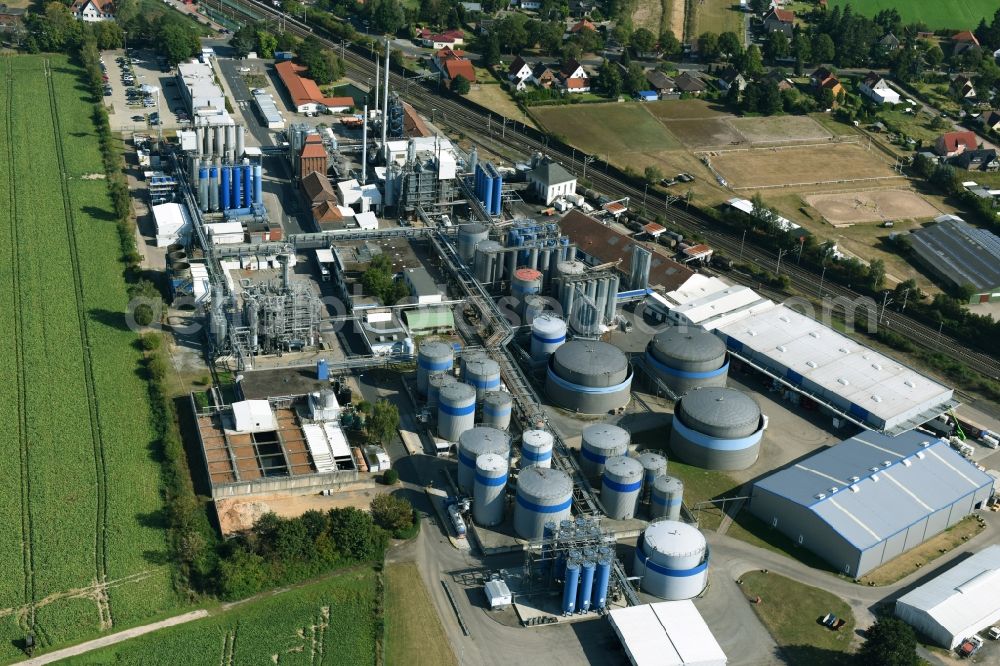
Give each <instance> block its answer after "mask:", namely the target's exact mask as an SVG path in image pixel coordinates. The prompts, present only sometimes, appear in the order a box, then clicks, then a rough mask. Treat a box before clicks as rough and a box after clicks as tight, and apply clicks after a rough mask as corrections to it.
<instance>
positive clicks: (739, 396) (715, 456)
mask: <svg viewBox="0 0 1000 666" xmlns="http://www.w3.org/2000/svg"><path fill="white" fill-rule="evenodd" d="M763 436H764V419H763V417H762V416H761V411H760V407H759V406H758V405H757V403H756V402H755V401H754V399H753V398H751V397H750V396H749V395H748V394H746V393H743V392H742V391H737V390H736V389H731V388H718V387H707V388H701V389H695V390H693V391H691V392H689V393H688V394H687V395H685V396H684V397H683V398H681V399H680V401H678V402H677V403H676V405H675V407H674V419H673V424H672V425H671V429H670V448H671V449H672V450H673V451H674V453H676V454H677V457H678V458H680V459H681V460H683V461H684V462H686V463H688V464H690V465H695V466H697V467H702V468H704V469H712V470H740V469H746V468H748V467H750V466H751V465H753V464H754V463H755V462H756V461H757V456H758V454H759V453H760V441H761V439H762V438H763Z"/></svg>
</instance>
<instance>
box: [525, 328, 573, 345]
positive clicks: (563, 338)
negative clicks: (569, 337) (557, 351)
mask: <svg viewBox="0 0 1000 666" xmlns="http://www.w3.org/2000/svg"><path fill="white" fill-rule="evenodd" d="M531 337H532V338H534V339H535V340H538V341H539V342H541V343H542V344H546V345H554V344H557V343H560V342H566V335H565V334H564V335H560V336H559V337H556V338H546V337H545V336H542V335H539V334H538V333H535V332H534V331H532V333H531Z"/></svg>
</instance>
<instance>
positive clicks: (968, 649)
mask: <svg viewBox="0 0 1000 666" xmlns="http://www.w3.org/2000/svg"><path fill="white" fill-rule="evenodd" d="M982 647H983V639H982V638H980V637H979V636H970V637H969V638H966V639H965V640H964V641H962V643H961V645H959V646H958V654H960V655H961V656H963V657H971V656H972V655H974V654H976V653H977V652H979V650H980V649H981V648H982Z"/></svg>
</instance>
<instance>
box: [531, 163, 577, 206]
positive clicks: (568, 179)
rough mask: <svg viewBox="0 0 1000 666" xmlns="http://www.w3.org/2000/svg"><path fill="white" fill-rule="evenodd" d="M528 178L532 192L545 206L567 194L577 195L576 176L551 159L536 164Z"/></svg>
mask: <svg viewBox="0 0 1000 666" xmlns="http://www.w3.org/2000/svg"><path fill="white" fill-rule="evenodd" d="M527 177H528V183H530V184H531V189H532V191H533V192H534V193H535V194H536V195H537V196H538V198H539V199H541V200H542V201H543V202H544V203H545V205H549V204H550V203H552V202H553V201H555V200H556V199H558V198H559V197H563V196H566V195H567V194H576V176H574V175H573V174H571V173H570V172H569V171H567V170H566V169H564V168H563V166H562V165H561V164H559V163H558V162H553V161H552V159H551V158H548V157H543V158H542V159H541V160H539V161H537V162H535V166H534V168H533V169H532V170H531V171H529V172H528V174H527Z"/></svg>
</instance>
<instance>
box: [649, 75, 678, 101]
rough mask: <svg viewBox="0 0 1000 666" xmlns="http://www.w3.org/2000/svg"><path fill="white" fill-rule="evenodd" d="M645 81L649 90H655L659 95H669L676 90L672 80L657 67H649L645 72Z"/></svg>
mask: <svg viewBox="0 0 1000 666" xmlns="http://www.w3.org/2000/svg"><path fill="white" fill-rule="evenodd" d="M646 81H647V82H648V83H649V88H650V90H655V91H656V93H657V94H658V95H660V96H661V97H662V96H663V95H669V94H671V93H673V92H675V91H676V90H677V84H676V83H674V80H673V79H672V78H670V77H669V76H667V75H666V74H664V73H663V72H661V71H660V70H658V69H651V70H648V71H647V72H646Z"/></svg>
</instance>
